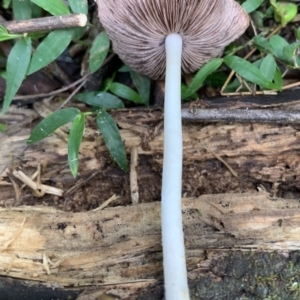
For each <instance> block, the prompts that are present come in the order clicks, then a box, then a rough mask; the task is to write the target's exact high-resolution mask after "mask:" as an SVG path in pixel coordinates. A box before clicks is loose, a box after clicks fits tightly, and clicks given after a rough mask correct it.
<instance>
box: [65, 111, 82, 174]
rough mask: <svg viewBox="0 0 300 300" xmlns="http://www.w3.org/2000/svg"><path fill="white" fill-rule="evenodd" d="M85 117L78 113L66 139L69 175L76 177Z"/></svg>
mask: <svg viewBox="0 0 300 300" xmlns="http://www.w3.org/2000/svg"><path fill="white" fill-rule="evenodd" d="M84 123H85V115H84V114H83V113H80V114H78V115H77V116H76V118H75V119H74V121H73V123H72V126H71V130H70V134H69V138H68V162H69V167H70V170H71V173H72V175H73V176H74V177H76V175H77V172H78V154H79V148H80V144H81V141H82V137H83V131H84Z"/></svg>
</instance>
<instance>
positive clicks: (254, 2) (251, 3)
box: [242, 0, 264, 14]
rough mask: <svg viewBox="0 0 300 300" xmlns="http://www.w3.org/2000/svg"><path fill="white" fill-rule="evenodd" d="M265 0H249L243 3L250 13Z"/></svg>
mask: <svg viewBox="0 0 300 300" xmlns="http://www.w3.org/2000/svg"><path fill="white" fill-rule="evenodd" d="M263 2H264V0H247V1H245V2H244V3H243V5H242V7H243V8H244V10H245V11H246V12H247V13H248V14H250V13H252V12H253V11H255V10H256V9H257V8H259V7H260V6H261V4H262V3H263Z"/></svg>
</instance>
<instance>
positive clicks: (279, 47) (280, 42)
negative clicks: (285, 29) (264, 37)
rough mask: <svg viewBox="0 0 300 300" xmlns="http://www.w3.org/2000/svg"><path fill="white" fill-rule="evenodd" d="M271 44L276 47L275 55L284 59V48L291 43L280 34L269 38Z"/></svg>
mask: <svg viewBox="0 0 300 300" xmlns="http://www.w3.org/2000/svg"><path fill="white" fill-rule="evenodd" d="M269 42H270V45H271V46H272V47H273V48H274V49H275V50H274V52H275V54H274V55H275V56H276V57H278V58H279V59H282V60H284V55H283V48H284V47H285V46H288V45H289V43H288V42H287V41H286V40H285V39H284V38H283V37H281V36H279V35H277V34H276V35H274V36H272V37H271V38H270V40H269Z"/></svg>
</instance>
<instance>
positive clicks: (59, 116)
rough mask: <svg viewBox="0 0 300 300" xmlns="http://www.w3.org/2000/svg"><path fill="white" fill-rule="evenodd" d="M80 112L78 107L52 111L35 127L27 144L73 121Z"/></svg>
mask: <svg viewBox="0 0 300 300" xmlns="http://www.w3.org/2000/svg"><path fill="white" fill-rule="evenodd" d="M78 114H80V110H78V109H77V108H64V109H61V110H59V111H56V112H54V113H52V114H51V115H49V116H48V117H46V118H45V119H44V120H42V121H41V122H40V123H39V124H38V125H37V126H36V127H35V128H34V129H33V131H32V133H31V135H30V137H29V139H28V141H27V144H33V143H36V142H38V141H40V140H42V139H44V138H45V137H47V136H48V135H49V134H51V133H52V132H54V131H55V130H56V129H57V128H59V127H60V126H63V125H65V124H67V123H69V122H71V121H73V120H74V119H75V118H76V116H77V115H78Z"/></svg>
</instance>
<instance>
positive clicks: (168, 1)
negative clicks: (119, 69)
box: [96, 0, 249, 79]
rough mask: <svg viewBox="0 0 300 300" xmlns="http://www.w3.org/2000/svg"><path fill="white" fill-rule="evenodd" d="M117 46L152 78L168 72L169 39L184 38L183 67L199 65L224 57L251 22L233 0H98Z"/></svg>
mask: <svg viewBox="0 0 300 300" xmlns="http://www.w3.org/2000/svg"><path fill="white" fill-rule="evenodd" d="M96 2H97V4H98V7H99V18H100V21H101V23H102V25H103V27H104V28H105V29H106V32H107V33H108V35H109V37H110V39H111V40H112V43H113V48H114V51H115V52H116V53H117V54H118V55H119V57H120V58H121V59H122V60H123V61H124V62H125V63H126V64H127V65H128V66H130V67H131V68H132V69H133V70H135V71H137V72H139V73H142V74H144V75H147V76H149V77H151V78H153V79H161V78H163V77H164V75H165V68H166V52H165V45H164V41H165V38H166V36H167V35H168V34H170V33H178V34H180V35H181V37H182V39H183V49H182V72H183V73H191V72H194V71H196V70H198V69H199V68H200V67H201V66H202V65H203V64H205V63H206V62H208V61H209V60H210V59H211V58H213V57H217V56H220V55H221V54H222V53H223V50H224V48H225V46H226V45H228V44H229V43H231V42H232V41H234V40H235V39H237V38H238V37H239V36H240V35H242V34H243V32H244V31H245V30H246V28H247V27H248V25H249V18H248V15H247V13H246V12H245V11H244V10H243V8H242V7H241V6H240V5H239V4H237V3H236V2H235V1H234V0H96Z"/></svg>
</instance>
